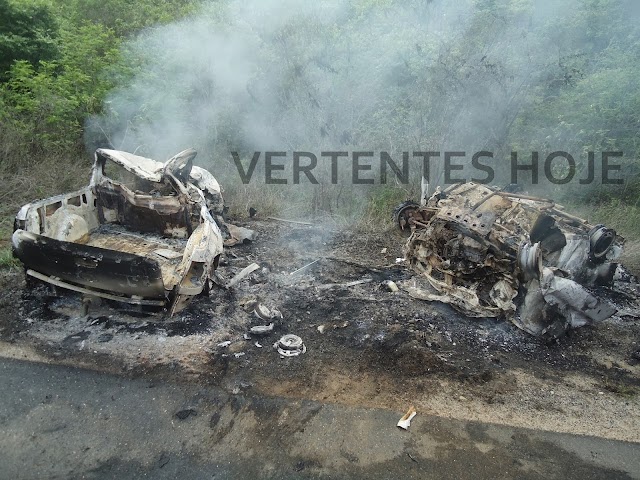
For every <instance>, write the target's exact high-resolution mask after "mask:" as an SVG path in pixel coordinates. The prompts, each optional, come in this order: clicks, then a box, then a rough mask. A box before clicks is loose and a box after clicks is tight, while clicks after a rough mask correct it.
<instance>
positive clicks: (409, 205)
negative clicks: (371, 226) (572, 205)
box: [394, 183, 623, 338]
mask: <svg viewBox="0 0 640 480" xmlns="http://www.w3.org/2000/svg"><path fill="white" fill-rule="evenodd" d="M394 217H395V220H396V222H397V223H398V225H399V226H400V228H403V229H404V228H408V227H410V228H411V231H412V233H411V237H410V238H409V240H408V242H407V245H406V247H405V254H406V259H407V260H408V261H409V263H410V265H411V267H412V268H413V269H414V270H415V271H417V272H418V273H420V274H421V278H423V279H425V280H426V282H420V281H419V280H418V279H414V280H413V281H412V282H405V284H404V285H403V288H405V289H406V290H407V291H408V292H409V294H410V295H411V296H412V297H414V298H420V299H424V300H428V301H439V302H444V303H449V304H451V305H452V306H453V307H454V308H456V309H458V310H460V311H461V312H463V313H464V314H466V315H468V316H471V317H501V316H505V317H506V318H508V319H509V320H511V321H512V322H513V323H514V324H515V325H517V326H518V327H520V328H521V329H523V330H525V331H526V332H529V333H531V334H533V335H537V336H545V337H547V338H557V337H558V336H560V335H562V334H563V333H564V332H565V331H566V330H567V329H569V328H572V327H579V326H582V325H587V324H590V323H593V322H598V321H601V320H603V319H605V318H608V317H610V316H611V315H612V314H613V313H615V308H614V307H613V305H611V304H609V303H608V302H607V301H605V300H602V299H600V298H598V296H597V295H596V293H595V290H593V291H590V290H589V289H590V288H591V289H592V288H593V287H595V286H602V285H612V284H613V280H614V275H615V274H616V272H617V271H618V270H619V269H620V268H621V267H619V265H618V263H616V262H615V260H616V259H617V258H618V257H619V255H620V253H621V251H622V243H623V239H622V238H621V237H619V236H617V235H616V233H615V231H613V230H611V229H608V228H606V227H604V226H602V225H595V226H594V225H590V224H588V223H587V222H586V220H583V219H580V218H578V217H575V216H573V215H570V214H568V213H566V212H564V211H563V210H561V209H560V207H559V206H558V205H556V204H554V203H553V202H552V201H551V200H546V199H542V198H537V197H532V196H528V195H521V194H513V193H509V192H503V191H499V190H497V189H494V188H491V187H488V186H485V185H478V184H475V183H459V184H456V185H453V186H451V187H449V188H447V189H446V190H444V191H442V192H439V191H438V192H436V193H435V194H434V195H433V196H431V197H430V198H429V199H428V201H427V202H426V205H425V206H423V207H420V206H418V205H417V204H415V203H414V202H405V203H403V204H402V205H400V206H399V207H398V208H396V210H395V212H394Z"/></svg>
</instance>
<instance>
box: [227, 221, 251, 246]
mask: <svg viewBox="0 0 640 480" xmlns="http://www.w3.org/2000/svg"><path fill="white" fill-rule="evenodd" d="M226 227H227V230H228V232H229V238H227V239H226V240H225V241H224V246H225V247H233V246H234V245H239V244H242V243H246V242H253V241H254V240H255V239H256V238H257V237H258V235H257V234H256V232H254V231H253V230H250V229H248V228H244V227H239V226H237V225H232V224H230V223H228V224H227V225H226Z"/></svg>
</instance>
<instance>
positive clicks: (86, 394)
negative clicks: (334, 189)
mask: <svg viewBox="0 0 640 480" xmlns="http://www.w3.org/2000/svg"><path fill="white" fill-rule="evenodd" d="M0 384H1V385H2V387H1V388H0V479H12V480H17V479H82V478H87V479H111V478H113V479H115V478H117V479H127V478H153V479H164V478H171V479H174V478H181V479H185V480H188V479H227V478H230V479H245V478H246V479H256V478H282V479H289V478H291V479H293V478H363V479H364V478H366V479H387V478H388V479H412V478H420V479H429V478H434V479H449V478H450V479H461V478H462V479H464V478H473V479H475V480H477V479H483V478H487V479H489V478H490V479H500V478H504V479H511V478H530V479H537V478H539V479H553V478H558V479H572V478H575V479H580V480H586V479H596V478H597V479H605V478H606V479H616V478H620V479H622V478H640V444H631V443H624V442H616V441H611V440H603V439H598V438H591V437H580V436H573V435H566V434H557V433H549V432H541V431H532V430H525V429H518V428H509V427H502V426H496V425H488V424H481V423H475V422H463V421H456V420H450V419H443V418H439V417H434V416H426V415H420V413H418V416H416V417H415V418H414V420H413V422H412V424H411V427H410V429H409V430H408V431H403V430H400V429H399V428H397V427H396V426H395V424H396V422H397V421H398V419H399V417H400V416H401V415H402V413H403V412H402V411H398V412H393V411H387V410H377V409H364V408H350V407H344V406H341V405H331V404H320V403H317V402H304V401H303V402H299V401H298V402H292V401H289V400H286V399H282V398H265V397H259V396H256V395H252V393H251V388H250V386H246V385H245V386H242V385H239V386H238V388H237V390H234V391H232V392H231V393H230V392H226V391H223V390H221V389H219V388H215V387H210V386H194V385H180V384H171V383H167V382H164V381H162V380H161V379H158V378H138V379H127V378H123V377H117V376H110V375H105V374H102V373H96V372H92V371H86V370H80V369H74V368H68V367H62V366H53V365H46V364H37V363H29V362H22V361H15V360H7V359H0ZM243 387H244V388H243ZM405 407H406V406H403V409H404V408H405Z"/></svg>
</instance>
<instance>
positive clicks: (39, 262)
mask: <svg viewBox="0 0 640 480" xmlns="http://www.w3.org/2000/svg"><path fill="white" fill-rule="evenodd" d="M13 245H14V254H15V255H16V256H17V257H18V258H19V259H20V260H21V261H22V263H24V265H25V266H26V267H27V268H31V269H33V270H36V271H38V272H40V273H43V274H45V275H49V276H53V277H58V278H60V279H61V280H63V281H66V282H69V283H72V284H75V285H82V286H85V287H87V288H90V289H98V290H105V291H108V292H116V293H121V294H125V295H129V296H131V295H139V296H141V297H145V298H164V296H165V289H164V285H163V283H162V273H161V271H160V266H159V265H158V262H155V261H153V260H151V259H148V258H144V257H141V256H138V255H134V254H131V253H123V252H118V251H114V250H107V249H104V248H97V247H92V246H89V245H82V244H78V243H72V242H63V241H60V240H55V239H53V238H48V237H45V236H43V235H37V234H33V233H29V232H25V231H23V230H16V231H15V232H14V234H13Z"/></svg>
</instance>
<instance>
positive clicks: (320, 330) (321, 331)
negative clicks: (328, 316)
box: [318, 325, 327, 333]
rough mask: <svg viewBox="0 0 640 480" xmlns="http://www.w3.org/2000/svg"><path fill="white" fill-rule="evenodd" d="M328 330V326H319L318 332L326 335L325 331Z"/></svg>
mask: <svg viewBox="0 0 640 480" xmlns="http://www.w3.org/2000/svg"><path fill="white" fill-rule="evenodd" d="M326 329H327V326H326V325H318V331H319V332H320V333H324V331H325V330H326Z"/></svg>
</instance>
